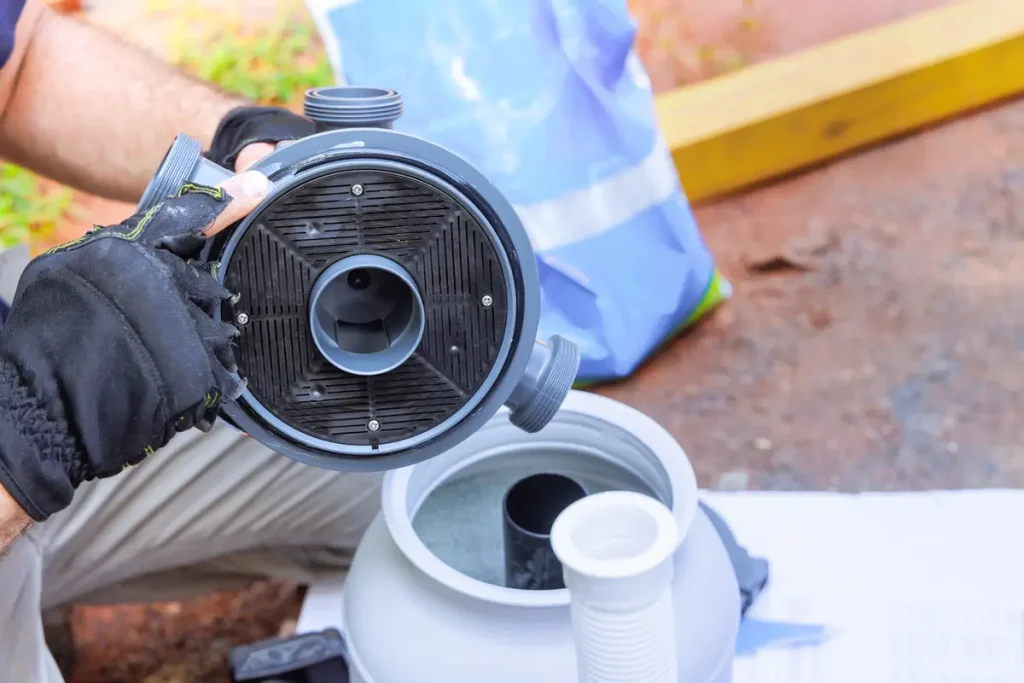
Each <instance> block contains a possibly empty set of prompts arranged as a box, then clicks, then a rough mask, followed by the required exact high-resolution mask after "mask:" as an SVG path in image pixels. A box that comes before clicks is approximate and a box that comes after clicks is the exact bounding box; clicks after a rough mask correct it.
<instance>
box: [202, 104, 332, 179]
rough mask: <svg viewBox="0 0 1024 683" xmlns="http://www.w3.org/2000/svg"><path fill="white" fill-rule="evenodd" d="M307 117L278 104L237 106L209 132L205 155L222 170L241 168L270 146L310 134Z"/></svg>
mask: <svg viewBox="0 0 1024 683" xmlns="http://www.w3.org/2000/svg"><path fill="white" fill-rule="evenodd" d="M315 132H316V127H315V126H314V124H313V122H312V121H310V120H309V119H307V118H305V117H302V116H299V115H298V114H293V113H292V112H290V111H288V110H287V109H281V108H280V107H237V108H235V109H232V110H231V111H229V112H228V113H227V114H226V115H225V116H224V118H223V119H221V122H220V125H219V126H217V132H216V133H214V135H213V144H211V145H210V150H209V151H208V152H206V155H205V156H206V158H207V159H209V160H210V161H213V162H215V163H217V164H219V165H221V166H223V167H224V168H226V169H229V170H236V171H244V170H245V169H247V168H248V167H249V166H251V165H252V164H253V163H255V162H256V161H258V160H259V159H261V158H262V157H264V156H266V155H267V154H269V153H270V152H272V151H273V150H274V145H276V144H277V143H279V142H285V141H288V140H298V139H300V138H304V137H307V136H310V135H312V134H313V133H315Z"/></svg>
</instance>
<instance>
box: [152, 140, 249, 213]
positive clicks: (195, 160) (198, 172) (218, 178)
mask: <svg viewBox="0 0 1024 683" xmlns="http://www.w3.org/2000/svg"><path fill="white" fill-rule="evenodd" d="M230 177H231V171H229V170H227V169H226V168H222V167H221V166H218V165H217V164H215V163H213V162H212V161H210V160H209V159H207V158H206V157H204V156H203V146H202V144H200V142H199V141H198V140H196V139H195V138H192V137H189V136H188V135H185V134H184V133H179V134H178V136H177V137H176V138H174V142H173V143H171V146H170V148H169V149H168V150H167V154H165V155H164V160H163V161H162V162H160V167H159V168H158V169H157V171H156V173H155V174H154V175H153V178H152V180H150V181H149V185H147V186H146V191H145V192H143V193H142V199H141V200H139V206H138V209H137V210H138V211H148V210H149V209H152V208H153V207H154V206H156V205H157V204H159V203H160V202H162V201H163V200H165V199H167V198H168V197H170V196H171V195H173V194H175V193H177V192H178V190H180V189H181V186H182V185H184V184H185V183H187V182H192V183H196V184H197V185H208V186H210V187H214V186H216V185H218V184H220V183H222V182H224V181H225V180H227V179H228V178H230Z"/></svg>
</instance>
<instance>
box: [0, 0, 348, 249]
mask: <svg viewBox="0 0 1024 683" xmlns="http://www.w3.org/2000/svg"><path fill="white" fill-rule="evenodd" d="M147 9H149V10H150V11H151V12H162V13H167V18H168V20H169V26H168V29H169V30H168V41H167V42H168V55H167V57H168V61H170V62H171V63H172V64H174V65H176V66H178V67H180V68H181V69H183V70H184V71H186V72H188V73H190V74H192V75H193V76H195V77H197V78H200V79H202V80H205V81H209V82H211V83H214V84H216V85H217V86H218V87H220V88H221V89H223V90H224V91H226V92H229V93H232V94H235V95H240V96H242V97H245V98H247V99H250V100H253V101H255V102H259V103H261V104H272V105H280V106H298V105H299V103H301V97H302V93H303V92H304V91H305V90H307V89H308V88H313V87H318V86H323V85H330V84H331V83H333V81H334V76H333V73H332V71H331V66H330V63H329V62H328V60H327V55H326V53H325V51H324V49H323V45H322V44H321V42H320V40H319V38H318V36H317V33H316V29H315V27H314V26H313V22H312V20H311V19H310V18H309V15H308V14H307V13H306V12H305V10H304V8H302V6H301V4H296V3H295V2H291V1H289V0H281V1H280V2H279V3H278V5H277V11H276V18H273V19H271V20H267V21H263V22H247V21H243V20H242V19H241V17H242V16H244V9H245V6H244V5H239V6H238V10H237V11H236V12H234V13H232V12H230V11H227V12H224V11H218V12H210V11H208V8H207V7H206V6H205V5H203V4H202V3H199V2H190V3H183V4H179V3H170V4H168V3H166V2H164V3H158V2H150V3H149V7H148V8H147ZM73 198H74V194H73V192H72V191H71V190H70V189H69V188H66V187H61V186H59V185H57V184H55V183H51V182H49V181H46V180H44V179H42V178H40V177H39V176H37V175H35V174H34V173H32V172H31V171H28V170H26V169H24V168H21V167H20V166H17V165H15V164H11V163H4V162H0V249H2V248H9V247H12V246H15V245H18V244H22V243H25V242H29V243H31V242H34V241H40V242H45V241H46V239H47V238H48V237H49V236H50V235H51V234H53V232H54V231H55V230H56V228H57V226H58V225H59V223H60V222H61V221H62V220H65V219H66V218H67V217H68V216H69V215H70V212H71V210H72V203H73Z"/></svg>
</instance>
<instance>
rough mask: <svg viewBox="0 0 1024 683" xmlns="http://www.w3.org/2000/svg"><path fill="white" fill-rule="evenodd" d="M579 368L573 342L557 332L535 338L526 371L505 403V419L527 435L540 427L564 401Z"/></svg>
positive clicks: (553, 414) (578, 352) (578, 353)
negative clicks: (541, 337) (508, 410)
mask: <svg viewBox="0 0 1024 683" xmlns="http://www.w3.org/2000/svg"><path fill="white" fill-rule="evenodd" d="M579 368H580V349H579V347H578V346H577V345H576V344H574V343H573V342H571V341H569V340H568V339H566V338H564V337H560V336H558V335H557V334H556V335H554V336H552V337H551V338H550V339H548V340H547V341H546V342H545V341H542V340H540V339H538V340H536V341H535V342H534V345H533V352H532V353H531V354H530V360H529V361H528V362H527V365H526V371H525V372H524V373H523V377H522V379H520V380H519V384H517V385H516V388H515V389H514V390H513V391H512V395H511V396H509V399H508V400H507V401H506V402H505V405H507V406H508V407H509V409H510V410H511V413H510V414H509V421H510V422H511V423H512V424H514V425H515V426H516V427H519V428H520V429H522V430H523V431H525V432H529V433H531V434H533V433H536V432H539V431H540V430H541V429H543V428H544V427H545V426H546V425H547V423H548V422H551V418H553V417H554V416H555V413H557V412H558V408H559V407H560V406H561V405H562V402H563V401H565V397H566V396H567V395H568V394H569V390H570V389H572V384H573V382H575V381H576V372H577V371H578V370H579Z"/></svg>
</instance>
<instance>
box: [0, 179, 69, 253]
mask: <svg viewBox="0 0 1024 683" xmlns="http://www.w3.org/2000/svg"><path fill="white" fill-rule="evenodd" d="M71 203H72V192H71V190H70V189H68V188H66V187H61V186H59V185H56V184H53V183H49V182H47V181H45V180H43V179H42V178H40V177H39V176H37V175H36V174H34V173H32V172H31V171H28V170H26V169H24V168H22V167H20V166H17V165H15V164H10V163H6V162H5V163H0V249H8V248H10V247H13V246H16V245H18V244H23V243H31V242H32V241H35V240H45V239H46V238H47V237H48V236H49V235H50V234H52V233H53V231H54V230H55V229H56V227H57V225H58V223H60V221H61V220H63V219H64V218H66V217H67V216H68V215H69V213H70V211H71Z"/></svg>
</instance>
